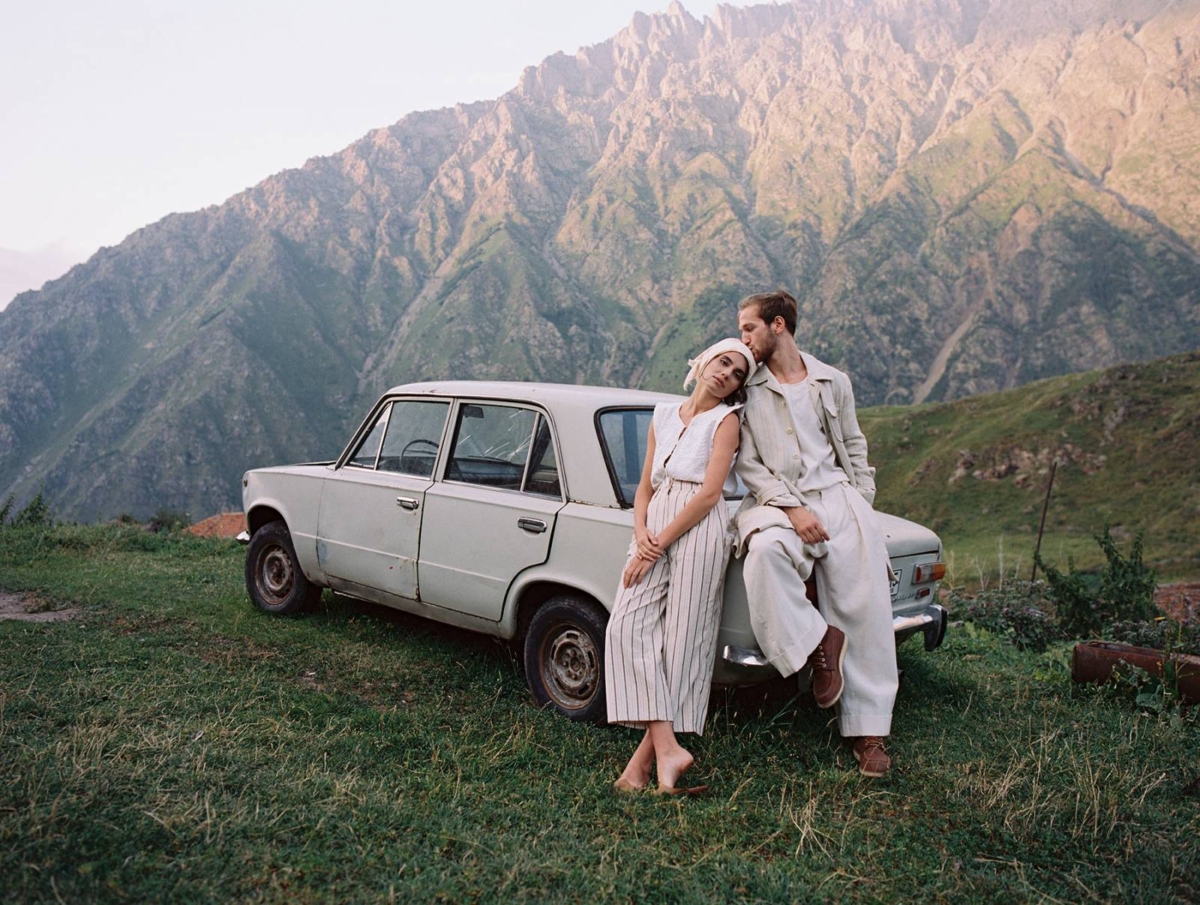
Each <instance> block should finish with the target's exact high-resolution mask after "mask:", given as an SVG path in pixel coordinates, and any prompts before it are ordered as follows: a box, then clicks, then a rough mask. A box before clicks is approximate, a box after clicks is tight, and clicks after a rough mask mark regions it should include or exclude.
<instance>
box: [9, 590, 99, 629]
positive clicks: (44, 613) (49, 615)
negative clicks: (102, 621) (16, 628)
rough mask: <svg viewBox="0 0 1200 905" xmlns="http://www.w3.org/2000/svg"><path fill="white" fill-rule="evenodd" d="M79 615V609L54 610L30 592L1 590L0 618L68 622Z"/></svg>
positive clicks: (23, 620)
mask: <svg viewBox="0 0 1200 905" xmlns="http://www.w3.org/2000/svg"><path fill="white" fill-rule="evenodd" d="M78 615H79V610H52V609H50V605H49V604H48V603H46V602H45V601H44V600H38V599H37V598H36V597H31V596H30V595H28V594H8V593H5V592H4V591H0V619H17V620H19V621H21V622H66V621H67V620H68V619H74V618H75V617H76V616H78Z"/></svg>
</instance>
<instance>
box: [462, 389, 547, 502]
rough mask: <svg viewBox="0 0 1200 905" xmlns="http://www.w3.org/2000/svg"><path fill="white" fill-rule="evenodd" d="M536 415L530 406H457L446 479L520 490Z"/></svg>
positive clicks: (470, 403)
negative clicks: (452, 446)
mask: <svg viewBox="0 0 1200 905" xmlns="http://www.w3.org/2000/svg"><path fill="white" fill-rule="evenodd" d="M537 418H538V415H537V413H536V412H534V411H531V410H530V409H523V408H515V407H512V406H506V405H484V404H480V403H475V402H465V403H463V404H462V405H460V406H459V408H458V423H457V425H455V431H454V451H453V453H452V454H451V456H450V462H449V464H448V465H447V466H446V479H447V480H449V481H461V482H463V483H465V484H483V485H486V486H488V487H499V488H502V489H504V490H520V489H521V485H522V482H523V480H524V477H525V469H526V463H527V462H528V461H529V453H530V448H531V446H532V443H533V429H534V425H535V422H536V421H537Z"/></svg>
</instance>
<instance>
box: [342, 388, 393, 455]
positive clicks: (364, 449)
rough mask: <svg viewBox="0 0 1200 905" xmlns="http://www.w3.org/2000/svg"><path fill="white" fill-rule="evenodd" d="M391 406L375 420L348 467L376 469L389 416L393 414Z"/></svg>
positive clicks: (386, 407) (386, 406) (384, 408)
mask: <svg viewBox="0 0 1200 905" xmlns="http://www.w3.org/2000/svg"><path fill="white" fill-rule="evenodd" d="M391 410H392V406H391V405H390V404H388V405H385V406H384V407H383V411H381V412H380V413H379V417H378V418H376V419H375V423H374V424H373V425H371V430H370V431H368V432H367V436H366V437H364V438H363V441H362V443H360V444H358V449H356V450H355V451H354V455H352V456H351V457H350V460H349V461H348V462H347V463H346V464H347V465H355V466H357V467H359V468H374V467H375V460H376V459H377V458H378V457H379V443H380V441H381V440H382V439H383V433H384V431H385V430H387V423H388V414H389V413H390V412H391Z"/></svg>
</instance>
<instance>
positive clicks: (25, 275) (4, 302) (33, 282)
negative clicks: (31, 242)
mask: <svg viewBox="0 0 1200 905" xmlns="http://www.w3.org/2000/svg"><path fill="white" fill-rule="evenodd" d="M81 257H82V255H73V254H72V253H71V252H70V251H68V250H67V249H65V248H62V247H61V246H58V245H50V246H47V247H46V248H40V249H38V250H37V251H16V250H15V249H12V248H0V311H3V310H4V309H5V308H7V307H8V303H9V302H11V301H12V300H13V298H14V297H15V296H16V295H17V294H18V293H20V292H25V291H27V290H29V289H34V288H40V287H41V286H42V284H43V283H45V282H46V281H47V280H52V279H54V278H55V277H60V276H62V275H63V274H64V273H66V272H67V269H68V268H69V267H70V266H71V265H72V264H74V263H75V262H77V261H78V260H79V259H80V258H81Z"/></svg>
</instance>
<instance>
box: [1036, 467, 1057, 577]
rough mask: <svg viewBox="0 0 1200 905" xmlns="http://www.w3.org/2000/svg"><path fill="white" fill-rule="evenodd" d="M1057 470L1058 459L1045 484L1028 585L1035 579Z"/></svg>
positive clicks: (1051, 468)
mask: <svg viewBox="0 0 1200 905" xmlns="http://www.w3.org/2000/svg"><path fill="white" fill-rule="evenodd" d="M1057 470H1058V457H1057V456H1055V457H1054V461H1053V462H1051V463H1050V480H1048V481H1047V482H1046V500H1045V502H1043V503H1042V520H1041V522H1040V523H1039V524H1038V539H1037V545H1036V546H1035V547H1034V548H1033V569H1032V570H1030V572H1029V583H1030V584H1033V579H1034V578H1036V577H1037V561H1038V554H1039V553H1041V552H1042V532H1043V531H1044V530H1045V529H1046V510H1047V509H1049V508H1050V491H1051V490H1053V489H1054V472H1056V471H1057Z"/></svg>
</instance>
